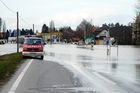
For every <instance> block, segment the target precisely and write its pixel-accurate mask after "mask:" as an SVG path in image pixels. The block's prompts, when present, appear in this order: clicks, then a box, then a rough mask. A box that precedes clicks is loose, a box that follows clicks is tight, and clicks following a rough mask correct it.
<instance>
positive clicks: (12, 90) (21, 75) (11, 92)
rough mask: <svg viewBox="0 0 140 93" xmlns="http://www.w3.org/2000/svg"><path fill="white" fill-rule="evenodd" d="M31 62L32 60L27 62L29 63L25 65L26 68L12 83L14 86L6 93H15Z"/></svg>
mask: <svg viewBox="0 0 140 93" xmlns="http://www.w3.org/2000/svg"><path fill="white" fill-rule="evenodd" d="M32 62H33V59H32V60H30V61H29V63H28V64H27V65H26V67H25V68H24V69H23V71H22V72H21V73H20V75H19V76H18V78H17V80H16V81H15V82H14V84H13V85H12V87H11V89H10V90H9V92H8V93H15V91H16V89H17V87H18V85H19V83H20V82H21V80H22V78H23V76H24V74H25V73H26V71H27V70H28V68H29V66H30V65H31V63H32Z"/></svg>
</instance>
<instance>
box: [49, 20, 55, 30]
mask: <svg viewBox="0 0 140 93" xmlns="http://www.w3.org/2000/svg"><path fill="white" fill-rule="evenodd" d="M50 31H55V25H54V21H53V20H51V21H50Z"/></svg>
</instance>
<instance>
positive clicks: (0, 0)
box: [0, 0, 16, 14]
mask: <svg viewBox="0 0 140 93" xmlns="http://www.w3.org/2000/svg"><path fill="white" fill-rule="evenodd" d="M0 2H1V3H2V4H3V5H4V6H5V7H6V8H7V9H8V10H9V11H11V12H12V13H14V14H15V13H16V12H15V11H13V10H12V9H11V8H9V7H8V6H7V5H6V4H5V3H4V2H3V1H2V0H0Z"/></svg>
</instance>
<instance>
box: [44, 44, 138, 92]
mask: <svg viewBox="0 0 140 93" xmlns="http://www.w3.org/2000/svg"><path fill="white" fill-rule="evenodd" d="M50 57H53V58H50ZM49 58H50V60H52V59H53V60H57V62H58V63H60V64H62V65H64V66H66V67H67V68H68V69H70V70H71V71H73V72H76V75H77V74H78V72H77V71H76V70H74V69H71V68H72V67H71V66H73V67H74V68H76V69H78V71H81V73H83V74H84V75H85V78H83V79H81V81H84V82H83V84H84V85H85V86H92V87H96V88H99V91H101V90H103V91H106V92H108V93H140V92H139V91H140V46H119V47H118V55H117V47H111V54H110V55H107V47H106V46H94V49H93V50H91V49H83V48H77V46H75V45H53V46H47V47H46V59H49ZM55 58H56V59H55ZM77 77H78V75H77ZM79 77H81V76H79ZM95 77H96V78H95ZM87 78H90V79H89V80H87ZM93 78H94V79H93ZM98 79H100V80H98ZM85 82H88V83H85ZM91 82H92V83H91ZM90 83H91V84H90ZM97 83H100V84H99V85H96V84H97ZM106 84H107V85H109V86H106ZM114 85H115V86H114ZM112 86H113V88H112ZM108 88H112V89H113V90H109V89H108ZM114 90H115V91H114ZM97 91H98V89H97Z"/></svg>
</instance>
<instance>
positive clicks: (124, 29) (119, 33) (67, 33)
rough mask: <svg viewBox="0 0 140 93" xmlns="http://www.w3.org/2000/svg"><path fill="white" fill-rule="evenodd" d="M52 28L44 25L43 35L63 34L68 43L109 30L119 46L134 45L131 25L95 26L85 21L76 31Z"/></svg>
mask: <svg viewBox="0 0 140 93" xmlns="http://www.w3.org/2000/svg"><path fill="white" fill-rule="evenodd" d="M50 28H51V27H49V26H47V25H46V24H43V26H42V33H49V32H51V31H56V32H62V33H63V36H62V39H66V40H67V41H68V42H71V41H79V40H83V41H84V40H85V38H88V37H94V38H96V36H97V35H98V34H99V33H100V32H101V31H103V30H107V31H109V32H110V36H111V37H114V38H115V39H116V40H117V41H118V44H121V45H130V44H132V26H131V25H123V24H120V23H115V24H114V23H109V24H106V23H105V24H103V25H102V26H94V25H93V24H92V23H91V22H90V21H88V20H85V19H83V20H82V21H81V23H80V24H79V25H78V26H77V28H76V30H73V29H72V28H71V27H70V26H64V27H60V28H59V29H56V28H55V26H54V22H53V26H52V28H53V29H51V30H50Z"/></svg>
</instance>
